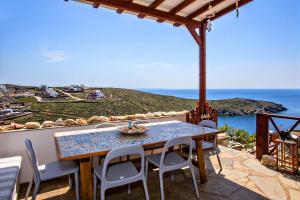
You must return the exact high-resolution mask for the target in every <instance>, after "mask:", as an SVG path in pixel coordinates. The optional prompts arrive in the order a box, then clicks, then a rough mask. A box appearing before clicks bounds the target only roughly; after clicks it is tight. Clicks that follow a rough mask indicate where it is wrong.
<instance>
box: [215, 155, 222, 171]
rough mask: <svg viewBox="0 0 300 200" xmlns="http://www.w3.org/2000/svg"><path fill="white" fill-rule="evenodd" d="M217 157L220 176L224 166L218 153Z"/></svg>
mask: <svg viewBox="0 0 300 200" xmlns="http://www.w3.org/2000/svg"><path fill="white" fill-rule="evenodd" d="M216 155H217V159H218V162H219V166H220V170H219V174H220V173H221V171H222V164H221V160H220V156H219V153H218V152H216Z"/></svg>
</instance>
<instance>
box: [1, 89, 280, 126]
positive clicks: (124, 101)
mask: <svg viewBox="0 0 300 200" xmlns="http://www.w3.org/2000/svg"><path fill="white" fill-rule="evenodd" d="M18 87H20V86H18ZM18 89H20V88H18ZM22 89H24V90H27V89H28V87H27V88H26V87H24V88H22ZM30 89H32V88H30ZM34 89H36V88H34ZM100 89H101V91H102V92H103V93H104V94H105V95H106V96H108V97H110V98H106V99H101V100H98V101H94V102H89V101H78V102H71V101H70V102H68V101H65V102H37V100H36V98H34V97H12V98H10V99H11V101H12V102H11V103H13V104H22V105H26V107H25V108H23V109H26V110H27V111H30V112H32V115H29V116H25V117H21V118H17V119H15V121H16V122H20V123H24V122H28V121H38V122H43V121H45V120H52V121H55V120H56V119H58V118H63V119H66V118H82V117H83V118H89V117H91V116H94V115H98V116H99V115H103V116H120V115H132V114H136V113H148V112H156V111H166V112H167V111H183V110H191V109H193V108H194V106H195V103H196V100H193V99H184V98H177V97H173V96H163V95H156V94H150V93H145V92H140V91H136V90H130V89H120V88H100ZM3 100H4V99H3V98H2V101H3ZM0 102H1V98H0ZM209 103H210V105H212V106H213V107H214V108H216V109H217V110H218V112H219V114H220V115H230V116H233V115H250V114H255V113H256V112H259V111H265V112H268V113H276V112H280V111H283V110H286V108H285V107H283V106H282V105H280V104H276V103H272V102H265V101H257V100H250V99H239V98H235V99H226V100H215V101H209Z"/></svg>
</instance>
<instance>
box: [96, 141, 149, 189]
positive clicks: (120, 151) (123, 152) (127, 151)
mask: <svg viewBox="0 0 300 200" xmlns="http://www.w3.org/2000/svg"><path fill="white" fill-rule="evenodd" d="M127 155H139V156H140V157H141V170H140V172H139V174H138V175H136V176H133V177H128V178H125V179H122V180H117V181H111V180H107V178H106V174H107V169H108V167H109V163H110V161H111V160H113V159H115V158H119V157H122V156H127ZM144 165H145V154H144V149H143V147H142V146H140V145H129V146H125V147H120V148H115V149H113V150H111V151H110V152H109V153H108V154H107V155H106V157H105V160H104V164H103V170H102V179H101V181H102V183H104V182H107V183H110V184H113V182H118V183H121V182H122V183H124V184H126V182H130V180H133V179H136V178H137V177H141V176H144Z"/></svg>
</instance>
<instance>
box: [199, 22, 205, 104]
mask: <svg viewBox="0 0 300 200" xmlns="http://www.w3.org/2000/svg"><path fill="white" fill-rule="evenodd" d="M199 36H200V41H201V45H199V54H200V55H199V106H200V107H203V106H204V105H205V104H206V23H204V22H203V23H201V26H200V28H199Z"/></svg>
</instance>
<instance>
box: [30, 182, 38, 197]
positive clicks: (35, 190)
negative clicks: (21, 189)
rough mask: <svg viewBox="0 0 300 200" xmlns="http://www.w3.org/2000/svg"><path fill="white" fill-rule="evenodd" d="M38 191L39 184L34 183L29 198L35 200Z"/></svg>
mask: <svg viewBox="0 0 300 200" xmlns="http://www.w3.org/2000/svg"><path fill="white" fill-rule="evenodd" d="M39 189H40V183H34V190H33V193H32V196H31V199H32V200H35V198H36V195H37V194H38V192H39Z"/></svg>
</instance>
